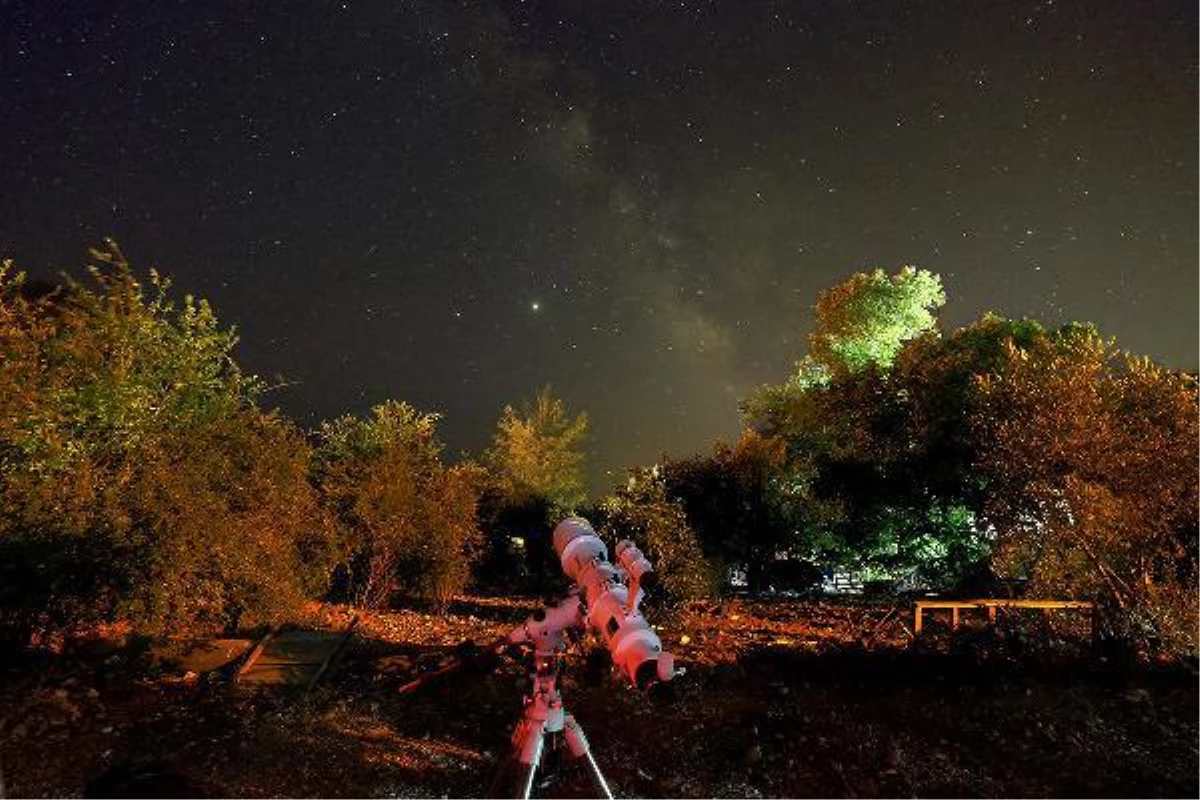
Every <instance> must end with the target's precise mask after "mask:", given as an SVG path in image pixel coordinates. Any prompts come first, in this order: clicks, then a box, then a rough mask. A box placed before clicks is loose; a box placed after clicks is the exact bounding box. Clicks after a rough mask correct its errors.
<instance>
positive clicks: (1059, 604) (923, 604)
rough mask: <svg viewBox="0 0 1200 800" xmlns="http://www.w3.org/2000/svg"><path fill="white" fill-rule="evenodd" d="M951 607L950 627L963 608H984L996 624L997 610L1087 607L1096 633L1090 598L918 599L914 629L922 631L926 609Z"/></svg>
mask: <svg viewBox="0 0 1200 800" xmlns="http://www.w3.org/2000/svg"><path fill="white" fill-rule="evenodd" d="M942 608H948V609H950V628H951V629H955V628H957V627H958V614H959V612H960V611H963V610H971V609H984V610H986V611H987V615H988V623H989V624H991V625H995V624H996V610H997V609H1010V608H1040V609H1042V610H1044V611H1049V610H1053V609H1062V608H1080V609H1086V610H1087V611H1088V612H1089V613H1090V614H1091V625H1092V636H1093V637H1094V636H1095V635H1096V604H1095V603H1093V602H1091V601H1090V600H1010V599H1007V598H993V597H984V598H979V599H975V600H918V601H917V603H916V608H915V609H914V612H913V631H914V632H915V633H920V632H921V627H922V617H923V615H924V613H925V611H926V610H933V609H942Z"/></svg>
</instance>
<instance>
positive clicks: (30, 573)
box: [0, 242, 326, 638]
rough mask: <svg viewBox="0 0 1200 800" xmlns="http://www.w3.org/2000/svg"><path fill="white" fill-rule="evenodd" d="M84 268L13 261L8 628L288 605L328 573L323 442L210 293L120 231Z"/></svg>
mask: <svg viewBox="0 0 1200 800" xmlns="http://www.w3.org/2000/svg"><path fill="white" fill-rule="evenodd" d="M92 255H93V263H92V264H91V266H90V267H89V273H90V275H91V277H92V282H91V283H90V284H88V285H83V284H80V283H75V282H69V283H68V284H67V286H65V287H63V288H61V289H59V290H57V291H55V292H52V293H49V294H41V295H40V296H37V295H34V293H31V292H29V291H28V290H27V287H26V285H25V283H24V279H23V278H22V276H20V275H15V276H13V275H11V270H10V269H6V270H5V271H4V272H2V273H0V549H2V550H3V553H4V558H3V559H2V560H0V564H3V565H4V567H3V569H4V571H5V573H6V574H5V575H4V578H5V579H6V580H5V581H4V587H5V588H4V590H3V591H2V592H0V607H2V608H3V613H4V616H5V621H6V622H7V623H8V627H9V631H10V633H14V632H15V633H16V634H17V635H18V636H19V637H21V638H27V636H28V635H29V634H30V633H32V632H33V631H34V630H36V629H43V630H61V629H63V628H66V627H69V626H71V625H74V624H86V623H88V622H91V621H98V620H104V619H114V618H116V617H123V618H127V619H129V620H130V621H131V622H132V623H134V625H135V627H137V628H138V629H141V630H143V631H147V632H155V631H163V630H178V629H180V628H186V627H189V626H192V625H198V624H200V625H220V626H225V627H233V626H237V625H238V624H240V623H242V622H243V621H246V620H255V621H262V620H268V619H275V618H278V617H280V616H281V615H283V614H286V613H287V612H288V611H289V610H291V609H292V608H294V607H295V603H296V602H297V601H298V600H299V598H300V597H301V596H302V595H303V594H304V593H305V592H307V591H313V590H314V589H319V588H320V584H321V581H322V579H323V575H324V569H323V566H324V564H323V562H322V558H323V553H324V552H325V550H326V546H325V539H324V536H323V534H322V532H321V529H320V528H319V527H318V528H313V527H312V520H313V519H315V518H316V514H315V513H314V512H315V509H316V506H315V496H314V494H313V492H312V490H311V488H310V486H309V484H308V480H307V464H308V458H309V448H308V446H307V444H306V443H305V441H304V438H303V436H302V435H301V434H300V433H299V432H298V431H297V430H296V429H295V428H294V426H292V425H291V424H289V423H288V422H286V421H285V420H283V419H281V418H279V417H278V416H276V415H274V414H269V413H264V412H263V411H261V410H260V409H259V407H258V404H257V401H258V397H259V395H260V392H261V386H260V384H259V383H258V381H257V380H255V379H254V378H252V377H248V376H245V375H244V374H243V373H242V372H241V371H240V370H239V368H238V367H237V364H236V363H235V362H234V361H233V359H232V357H231V353H232V349H233V347H234V345H235V344H236V341H237V339H236V336H235V335H234V333H233V331H232V330H230V329H227V328H222V327H220V326H219V325H218V323H217V320H216V317H215V315H214V314H213V312H212V310H211V309H210V308H209V306H208V305H207V304H206V303H205V302H204V301H195V300H193V299H192V298H191V297H186V298H184V301H183V303H182V305H179V306H177V305H176V304H175V303H174V301H172V300H171V299H170V297H169V283H168V281H166V280H165V279H163V278H161V277H160V276H159V275H157V273H154V272H151V273H150V276H149V280H148V282H147V283H146V284H145V285H144V284H143V283H142V282H141V281H139V280H138V279H137V278H136V277H135V275H134V273H133V270H132V269H131V268H130V266H129V264H128V263H127V262H126V261H125V259H124V257H123V256H122V254H121V252H120V250H119V249H118V248H117V247H116V245H115V244H114V243H112V242H109V243H108V247H107V249H105V250H101V251H93V254H92Z"/></svg>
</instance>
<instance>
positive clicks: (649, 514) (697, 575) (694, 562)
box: [600, 470, 718, 603]
mask: <svg viewBox="0 0 1200 800" xmlns="http://www.w3.org/2000/svg"><path fill="white" fill-rule="evenodd" d="M601 509H602V511H603V513H604V515H605V522H604V524H603V525H602V526H601V528H600V530H601V532H603V534H604V535H605V537H606V538H607V539H609V540H610V542H616V541H620V540H621V539H632V540H633V542H634V543H635V544H636V545H637V546H638V547H639V548H641V549H642V551H643V552H644V553H645V554H646V556H647V558H649V559H650V561H651V563H652V564H653V565H654V571H655V572H656V573H657V574H658V578H659V582H660V583H661V585H662V587H663V590H664V591H665V593H666V598H667V600H668V601H669V602H671V603H679V602H683V601H686V600H694V599H699V598H704V597H711V596H712V595H713V594H714V593H715V591H716V588H717V585H718V578H717V575H716V571H715V570H714V569H713V568H712V566H711V565H710V564H709V563H708V560H707V559H706V558H705V557H704V553H703V551H701V549H700V544H699V542H698V541H697V540H696V534H695V533H694V532H693V531H692V529H691V526H689V525H688V520H687V515H686V514H684V511H683V505H682V504H681V503H680V502H679V501H678V500H672V499H670V498H669V497H667V493H666V488H665V486H664V484H663V481H662V478H661V477H660V476H659V474H658V472H657V471H656V470H633V471H631V472H630V478H629V483H628V485H627V486H626V487H625V488H624V489H621V490H620V491H618V492H617V493H616V494H614V495H612V496H610V497H607V498H605V499H604V501H603V502H602V504H601Z"/></svg>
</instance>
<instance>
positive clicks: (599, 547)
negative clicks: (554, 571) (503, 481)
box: [491, 517, 675, 800]
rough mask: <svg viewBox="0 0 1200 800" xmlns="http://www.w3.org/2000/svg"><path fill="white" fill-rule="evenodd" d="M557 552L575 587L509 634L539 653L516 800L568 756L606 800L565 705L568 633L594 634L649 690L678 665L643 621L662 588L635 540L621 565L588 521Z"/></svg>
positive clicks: (572, 528)
mask: <svg viewBox="0 0 1200 800" xmlns="http://www.w3.org/2000/svg"><path fill="white" fill-rule="evenodd" d="M554 550H555V552H556V553H557V554H558V558H559V561H560V562H561V563H562V568H563V572H565V573H566V575H567V577H568V578H570V579H571V580H572V581H573V582H574V586H573V588H572V590H571V592H570V593H569V594H568V595H567V596H566V598H564V599H563V600H561V601H559V602H557V603H554V604H548V605H546V606H545V607H544V608H540V609H538V610H537V611H535V612H533V613H532V614H531V615H530V616H529V618H528V619H526V620H525V622H524V623H522V624H521V625H519V626H518V627H516V628H514V629H513V631H512V633H510V634H509V637H508V644H509V645H510V646H512V645H530V646H532V648H533V670H532V678H533V686H532V688H531V690H530V692H529V694H527V695H526V696H525V707H524V712H523V714H522V716H521V720H520V722H518V723H517V726H516V728H515V729H514V730H513V734H512V754H511V759H510V761H511V762H512V763H513V764H515V765H516V766H517V767H518V768H519V776H520V781H519V784H518V786H517V793H516V796H518V797H521V798H529V797H532V795H533V790H534V787H535V783H536V781H537V778H538V776H539V775H540V776H541V778H542V782H541V784H539V785H541V786H545V785H548V784H549V783H550V782H551V781H552V779H553V776H552V774H551V773H550V772H549V771H548V770H547V769H545V764H544V762H545V760H546V756H547V755H548V754H550V755H551V756H552V757H561V755H562V752H563V750H564V745H565V750H566V751H567V752H569V753H570V755H571V756H572V757H574V758H583V759H584V760H585V761H586V763H587V765H588V768H589V772H590V774H591V777H592V780H593V782H594V783H595V785H596V787H597V789H599V791H600V792H601V794H602V796H604V797H606V798H609V800H611V799H612V796H613V795H612V792H611V790H610V789H609V788H608V783H607V781H605V779H604V775H603V774H602V773H601V772H600V768H599V767H598V766H597V765H596V760H595V759H594V758H593V757H592V752H591V747H590V746H589V745H588V741H587V737H586V736H584V733H583V728H581V727H580V726H579V723H578V722H576V721H575V718H574V717H573V716H572V715H571V714H569V713H567V711H566V709H565V708H564V707H563V702H562V695H561V694H560V693H559V691H558V676H559V672H560V669H561V666H562V662H563V659H564V657H565V654H566V649H567V637H568V634H571V633H574V632H579V631H583V630H589V629H590V630H592V631H594V632H595V633H596V635H597V636H598V637H599V638H600V640H601V641H602V642H604V645H605V646H606V647H607V648H608V651H609V653H610V654H611V656H612V661H613V666H614V667H615V668H616V669H617V671H618V672H620V673H621V674H622V675H624V676H625V677H626V678H627V679H628V680H629V682H630V683H631V684H632V685H633V686H634V687H636V688H638V689H648V688H649V687H650V686H652V685H654V684H655V683H659V682H666V681H669V680H671V678H673V677H674V676H675V659H674V657H673V656H672V655H671V654H670V653H668V652H665V651H664V650H663V649H662V642H661V641H660V640H659V638H658V634H656V633H655V632H654V629H653V628H651V627H650V625H649V623H647V622H646V619H645V617H643V616H642V613H641V610H640V605H641V602H642V600H643V599H644V598H645V587H649V586H651V585H652V584H653V583H654V580H655V575H654V568H653V566H652V565H651V563H650V561H649V559H647V558H646V557H645V555H643V554H642V552H641V551H640V550H639V549H638V548H637V546H636V545H634V543H633V542H631V541H629V540H623V541H621V542H619V543H618V544H617V547H616V554H617V562H618V565H619V566H614V565H613V564H612V563H610V562H609V560H608V548H607V547H606V546H605V544H604V542H603V541H602V540H601V539H600V537H599V536H597V535H596V532H595V531H594V530H592V526H591V524H590V523H589V522H588V521H587V520H586V519H583V518H582V517H568V518H567V519H564V520H563V521H562V522H560V523H559V524H558V526H557V527H556V528H555V529H554ZM503 779H504V770H502V771H501V773H500V774H498V775H497V777H496V781H495V782H494V783H493V791H492V792H491V796H493V797H499V796H500V792H499V791H498V789H499V788H501V786H502V784H503Z"/></svg>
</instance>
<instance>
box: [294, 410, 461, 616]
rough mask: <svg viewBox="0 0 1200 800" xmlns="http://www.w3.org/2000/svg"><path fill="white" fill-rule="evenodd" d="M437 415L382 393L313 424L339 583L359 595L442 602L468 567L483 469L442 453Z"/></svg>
mask: <svg viewBox="0 0 1200 800" xmlns="http://www.w3.org/2000/svg"><path fill="white" fill-rule="evenodd" d="M437 421H438V416H437V415H436V414H427V413H422V412H419V411H417V410H416V409H414V408H413V407H411V406H409V405H408V404H407V403H399V402H395V401H390V402H387V403H384V404H382V405H378V406H376V407H375V408H373V409H372V410H371V414H370V416H369V417H368V418H366V419H362V418H358V417H354V416H344V417H340V418H338V419H336V420H333V421H332V422H327V423H325V424H324V425H323V426H322V427H321V430H320V434H319V435H320V440H321V444H320V446H319V448H318V449H317V452H316V456H315V460H314V476H315V479H316V481H317V484H318V486H319V487H320V489H321V494H322V497H323V499H324V501H325V504H326V507H327V508H328V509H329V510H330V512H331V513H332V515H333V518H334V521H335V525H336V528H337V530H338V533H339V542H340V544H341V547H340V552H341V554H342V559H343V560H342V571H343V574H344V575H345V578H346V583H347V586H346V587H345V588H346V589H347V590H348V592H349V593H350V595H351V597H352V598H353V599H354V600H355V602H357V603H359V604H361V605H365V606H368V607H379V606H382V605H384V604H385V603H386V602H387V601H388V599H389V598H390V596H391V594H392V592H393V591H396V590H399V591H400V592H401V593H406V594H409V595H411V596H419V597H427V598H431V599H433V600H435V601H436V602H438V603H439V604H440V605H443V606H444V605H445V604H446V603H448V602H449V600H450V599H451V597H452V596H453V595H454V594H456V593H458V592H460V591H462V590H463V588H464V587H465V586H466V584H467V582H468V580H469V579H470V577H471V567H472V565H473V564H474V562H475V561H476V559H477V558H478V553H479V538H480V534H479V528H478V523H477V521H476V510H477V507H478V503H479V494H480V488H481V485H482V478H483V476H482V470H481V469H480V468H479V467H478V466H476V465H474V464H469V463H468V464H458V465H453V466H449V467H448V466H446V465H444V464H443V463H442V459H441V453H442V445H441V443H440V442H439V441H438V439H437V434H436V429H437Z"/></svg>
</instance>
